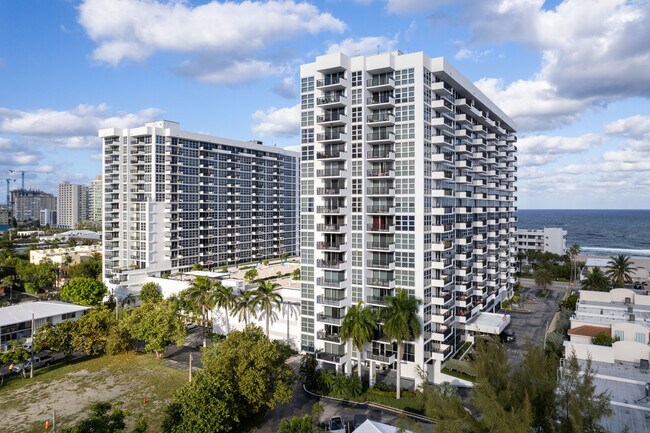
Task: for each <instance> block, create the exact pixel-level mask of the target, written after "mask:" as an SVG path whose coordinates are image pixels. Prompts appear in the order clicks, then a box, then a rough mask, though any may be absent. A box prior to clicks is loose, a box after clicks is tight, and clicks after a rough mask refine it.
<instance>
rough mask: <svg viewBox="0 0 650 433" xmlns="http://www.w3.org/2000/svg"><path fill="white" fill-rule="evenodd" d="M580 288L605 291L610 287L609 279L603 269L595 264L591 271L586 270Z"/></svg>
mask: <svg viewBox="0 0 650 433" xmlns="http://www.w3.org/2000/svg"><path fill="white" fill-rule="evenodd" d="M582 288H583V289H584V290H594V291H599V292H606V291H608V290H609V289H610V286H609V280H608V279H607V276H605V274H604V273H603V271H602V270H601V269H600V268H599V267H598V266H596V267H595V268H594V269H593V271H591V272H587V274H586V278H585V279H584V280H582Z"/></svg>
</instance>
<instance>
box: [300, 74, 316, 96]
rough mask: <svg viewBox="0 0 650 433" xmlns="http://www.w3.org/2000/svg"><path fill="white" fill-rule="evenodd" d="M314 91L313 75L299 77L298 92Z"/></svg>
mask: <svg viewBox="0 0 650 433" xmlns="http://www.w3.org/2000/svg"><path fill="white" fill-rule="evenodd" d="M313 91H314V77H304V78H301V79H300V93H307V92H313Z"/></svg>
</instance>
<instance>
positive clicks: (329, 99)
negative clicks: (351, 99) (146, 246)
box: [316, 95, 344, 105]
mask: <svg viewBox="0 0 650 433" xmlns="http://www.w3.org/2000/svg"><path fill="white" fill-rule="evenodd" d="M343 98H344V96H343V95H333V96H325V97H323V98H317V99H316V105H327V104H334V103H338V102H341V101H342V100H343Z"/></svg>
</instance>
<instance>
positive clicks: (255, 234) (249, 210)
mask: <svg viewBox="0 0 650 433" xmlns="http://www.w3.org/2000/svg"><path fill="white" fill-rule="evenodd" d="M99 136H100V137H101V138H102V139H103V152H104V164H103V172H104V240H103V242H104V277H105V281H106V282H107V284H109V286H111V287H116V286H126V287H132V288H135V287H137V285H138V284H140V283H141V282H142V281H143V278H144V277H146V276H147V275H154V276H157V275H161V274H164V273H169V272H176V271H183V270H189V269H190V268H191V267H192V266H193V265H194V264H197V263H199V264H202V265H204V266H206V267H220V266H223V265H233V264H237V263H245V262H253V261H260V260H265V259H270V258H276V257H280V256H282V255H283V254H288V255H297V253H298V242H299V224H298V205H299V203H298V177H299V175H298V158H299V155H298V153H296V152H291V151H288V150H285V149H282V148H277V147H271V146H264V145H262V144H261V142H257V141H251V142H243V141H236V140H230V139H225V138H218V137H213V136H209V135H204V134H196V133H192V132H186V131H181V130H180V125H179V124H178V123H176V122H169V121H156V122H151V123H147V124H145V125H144V126H141V127H137V128H131V129H116V128H111V129H102V130H100V131H99Z"/></svg>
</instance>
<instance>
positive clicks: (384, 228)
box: [367, 224, 395, 233]
mask: <svg viewBox="0 0 650 433" xmlns="http://www.w3.org/2000/svg"><path fill="white" fill-rule="evenodd" d="M367 230H368V231H369V232H372V233H395V226H394V225H392V224H390V225H389V224H368V226H367Z"/></svg>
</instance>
